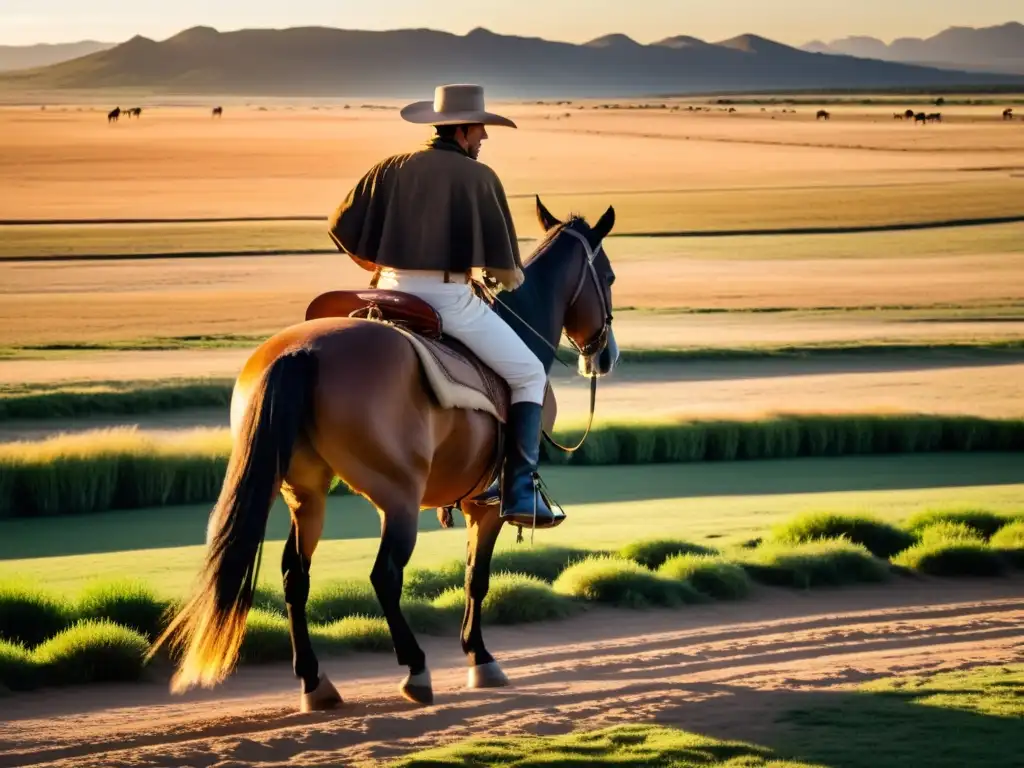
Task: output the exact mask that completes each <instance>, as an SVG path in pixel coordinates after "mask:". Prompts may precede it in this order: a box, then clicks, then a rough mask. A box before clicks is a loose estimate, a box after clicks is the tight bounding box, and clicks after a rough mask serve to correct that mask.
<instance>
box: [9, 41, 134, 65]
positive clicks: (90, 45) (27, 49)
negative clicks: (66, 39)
mask: <svg viewBox="0 0 1024 768" xmlns="http://www.w3.org/2000/svg"><path fill="white" fill-rule="evenodd" d="M115 45H117V43H98V42H96V41H95V40H83V41H81V42H78V43H54V44H48V43H39V44H38V45H0V72H5V71H8V70H12V69H29V68H31V67H45V66H48V65H50V64H59V63H60V62H62V61H68V60H69V59H77V58H78V57H80V56H88V55H89V54H90V53H96V51H105V50H107V49H109V48H113V47H114V46H115Z"/></svg>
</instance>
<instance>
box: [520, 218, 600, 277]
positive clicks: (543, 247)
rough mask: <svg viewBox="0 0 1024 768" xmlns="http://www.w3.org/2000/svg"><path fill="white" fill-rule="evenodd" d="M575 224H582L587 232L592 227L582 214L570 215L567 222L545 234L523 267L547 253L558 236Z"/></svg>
mask: <svg viewBox="0 0 1024 768" xmlns="http://www.w3.org/2000/svg"><path fill="white" fill-rule="evenodd" d="M574 224H582V225H583V227H584V231H586V228H588V227H589V226H590V225H589V224H587V220H586V219H585V218H584V217H583V215H582V214H580V213H570V214H569V217H568V218H567V219H566V220H565V221H563V222H562V223H560V224H557V225H555V226H553V227H552V228H551V229H549V230H548V231H547V232H546V233H545V234H544V237H543V239H541V240H540V242H538V243H537V245H536V247H535V248H534V249H533V251H532V252H531V253H530V255H529V256H527V257H526V258H525V259H524V260H523V265H524V266H525V265H527V264H529V263H531V262H533V261H536V260H537V259H538V258H540V257H541V256H543V255H544V254H545V253H547V251H548V250H549V249H550V248H551V246H552V245H554V243H555V240H557V239H558V236H559V235H560V234H562V230H563V229H565V228H566V227H571V226H573V225H574Z"/></svg>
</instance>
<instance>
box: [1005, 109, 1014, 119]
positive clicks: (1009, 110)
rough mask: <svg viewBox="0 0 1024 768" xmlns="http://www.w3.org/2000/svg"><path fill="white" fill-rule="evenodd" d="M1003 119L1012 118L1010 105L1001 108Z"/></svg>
mask: <svg viewBox="0 0 1024 768" xmlns="http://www.w3.org/2000/svg"><path fill="white" fill-rule="evenodd" d="M1003 120H1013V110H1012V109H1011V108H1010V107H1007V108H1006V109H1004V110H1003Z"/></svg>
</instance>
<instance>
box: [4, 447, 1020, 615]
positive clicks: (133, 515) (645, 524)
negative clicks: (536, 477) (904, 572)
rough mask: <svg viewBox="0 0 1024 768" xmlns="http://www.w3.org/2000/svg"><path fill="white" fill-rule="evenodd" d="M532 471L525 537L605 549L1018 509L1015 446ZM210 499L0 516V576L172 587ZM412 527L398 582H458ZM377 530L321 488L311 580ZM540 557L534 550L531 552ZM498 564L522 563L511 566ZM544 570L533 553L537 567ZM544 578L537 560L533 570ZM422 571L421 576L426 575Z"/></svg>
mask: <svg viewBox="0 0 1024 768" xmlns="http://www.w3.org/2000/svg"><path fill="white" fill-rule="evenodd" d="M543 475H544V478H545V482H546V483H547V484H548V486H549V487H550V489H551V492H552V493H553V495H554V497H555V499H556V500H557V501H558V502H559V503H561V504H563V505H564V507H565V510H566V512H567V514H568V520H567V522H566V523H565V524H564V525H562V526H559V527H558V528H556V529H552V530H550V531H538V532H537V535H536V542H537V546H536V549H535V551H536V552H537V553H543V552H544V550H546V549H547V548H548V547H560V548H564V549H566V550H581V549H585V550H600V551H605V552H615V551H618V550H619V549H620V548H621V547H622V546H624V545H625V544H627V543H628V542H631V541H634V540H637V539H646V538H653V537H661V538H672V539H678V540H683V541H691V542H693V543H695V544H699V545H702V546H707V547H714V548H718V549H724V548H726V547H728V546H732V545H736V544H740V543H742V542H744V541H747V540H749V539H751V538H754V537H759V536H762V535H763V534H764V533H765V531H766V530H768V529H770V528H771V527H772V526H773V525H775V524H777V523H779V522H782V521H784V520H786V519H789V518H790V517H792V516H794V515H798V514H801V513H804V512H809V511H820V510H830V511H835V512H837V513H861V512H863V511H864V510H870V511H871V513H872V514H873V515H875V516H877V517H879V518H880V519H882V520H883V521H886V522H888V523H892V524H901V523H903V522H904V521H905V520H906V519H908V518H909V517H910V516H911V515H913V514H915V513H917V512H919V511H920V510H922V509H939V508H964V507H976V508H986V509H991V510H992V511H995V512H999V513H1002V514H1007V515H1011V514H1014V513H1019V512H1021V511H1024V483H1022V482H1021V480H1020V459H1019V457H1018V456H1017V455H1016V454H947V455H941V454H936V455H927V456H925V455H920V456H909V455H906V456H878V457H850V458H841V459H836V458H826V459H800V460H793V461H770V462H747V463H744V464H742V465H737V464H727V463H719V464H689V465H652V466H632V467H546V468H545V469H544V470H543ZM209 511H210V505H209V504H201V505H194V506H183V507H158V508H153V509H146V510H133V511H125V512H107V513H101V514H97V515H91V516H82V517H65V518H63V519H61V520H60V524H59V525H54V522H53V520H51V519H46V518H34V519H33V518H25V519H14V520H5V521H3V520H0V580H4V579H12V578H13V579H23V580H25V581H30V582H35V583H36V584H45V585H47V586H49V587H51V588H52V589H53V590H55V591H56V592H58V593H63V594H68V595H75V594H77V593H79V592H80V591H81V590H82V588H83V587H84V586H86V585H87V584H88V582H89V581H91V580H92V579H94V578H95V579H103V580H118V579H122V578H132V579H136V578H137V579H141V580H143V581H144V582H145V583H146V584H148V585H150V586H152V587H153V588H154V589H155V590H156V591H157V593H158V594H159V595H160V596H161V597H167V598H175V597H180V596H182V595H184V594H185V593H186V591H187V590H188V587H189V585H190V583H191V581H192V579H193V578H194V574H195V573H196V571H197V569H198V568H199V566H200V563H201V561H202V557H203V548H202V545H203V542H204V541H205V534H206V522H207V516H208V515H209ZM288 519H289V518H288V513H287V510H286V508H285V506H284V504H283V502H281V501H278V502H276V503H275V505H274V508H273V511H272V513H271V515H270V520H269V524H268V528H267V542H266V546H265V548H264V557H263V563H264V567H262V568H261V570H260V584H261V585H262V586H263V587H265V588H266V589H267V590H269V591H270V593H272V594H279V593H280V590H281V576H280V572H279V569H278V568H277V567H276V563H278V562H279V561H280V557H281V552H282V548H283V545H284V541H285V539H286V538H287V536H288ZM420 520H421V522H420V532H419V536H418V539H417V545H416V549H415V551H414V552H413V556H412V560H411V563H410V569H409V571H407V578H406V594H407V595H413V593H411V592H410V591H409V590H410V587H411V585H412V582H413V578H412V573H411V571H414V570H416V569H424V568H430V569H433V568H436V567H439V566H441V565H443V564H446V563H447V564H449V568H450V569H451V570H450V574H449V575H448V576H445V577H444V578H443V579H442V580H441V582H442V583H441V584H440V585H439V586H438V587H435V588H434V591H433V592H431V593H429V594H424V595H422V596H423V597H424V598H426V599H432V598H433V597H436V596H437V594H440V592H443V591H444V589H446V588H448V587H450V586H460V585H462V583H463V581H464V578H465V575H464V569H465V548H466V537H465V531H464V529H462V526H463V522H462V518H461V516H459V515H456V516H455V521H456V524H457V525H458V526H459V527H457V528H456V529H454V530H442V529H440V526H439V525H438V523H437V518H436V515H435V514H434V513H433V512H432V511H429V510H428V511H425V512H424V513H423V514H422V516H421V518H420ZM515 538H516V537H515V530H514V529H512V528H510V527H508V526H506V527H505V528H503V529H502V532H501V535H500V536H499V539H498V545H497V553H496V560H495V563H496V564H497V563H499V562H513V561H512V560H506V561H503V560H502V558H506V557H508V558H512V557H514V558H515V559H516V560H519V561H520V562H522V558H528V559H529V558H532V557H534V555H532V554H528V553H530V552H531V550H530V547H529V546H527V545H517V544H516V543H515ZM379 543H380V520H379V517H378V515H377V512H376V511H375V510H374V509H373V508H372V507H371V506H370V505H369V504H368V503H367V502H366V501H364V500H363V499H360V498H355V497H352V496H339V497H332V498H330V499H329V500H328V511H327V517H326V528H325V530H324V537H323V540H322V541H321V543H320V545H319V547H318V548H317V553H316V557H315V558H314V560H313V588H314V589H316V588H318V587H319V586H322V585H325V584H327V583H329V582H331V581H336V580H347V579H362V580H366V579H367V578H368V575H369V573H370V569H371V568H372V566H373V562H374V559H375V557H376V555H377V550H378V547H379ZM540 557H541V558H546V557H547V555H544V554H540ZM502 569H511V570H519V571H523V570H526V571H527V572H529V570H528V569H525V568H524V567H523V566H521V565H520V566H517V567H515V568H509V567H508V566H502ZM545 570H546V571H547V567H545ZM535 575H538V576H541V577H542V578H549V577H550V571H547V573H546V574H544V575H542V574H541V573H539V572H535ZM431 578H432V579H434V577H431Z"/></svg>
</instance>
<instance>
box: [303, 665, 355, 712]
mask: <svg viewBox="0 0 1024 768" xmlns="http://www.w3.org/2000/svg"><path fill="white" fill-rule="evenodd" d="M344 703H345V702H344V701H342V698H341V694H340V693H338V689H337V688H335V687H334V684H333V683H332V682H331V681H330V680H328V679H327V675H325V674H324V673H323V672H321V673H320V682H319V684H318V685H317V686H316V689H315V690H314V691H313V692H312V693H304V694H302V696H301V697H300V698H299V711H300V712H322V711H324V710H328V709H335V708H336V707H340V706H341V705H342V704H344Z"/></svg>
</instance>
